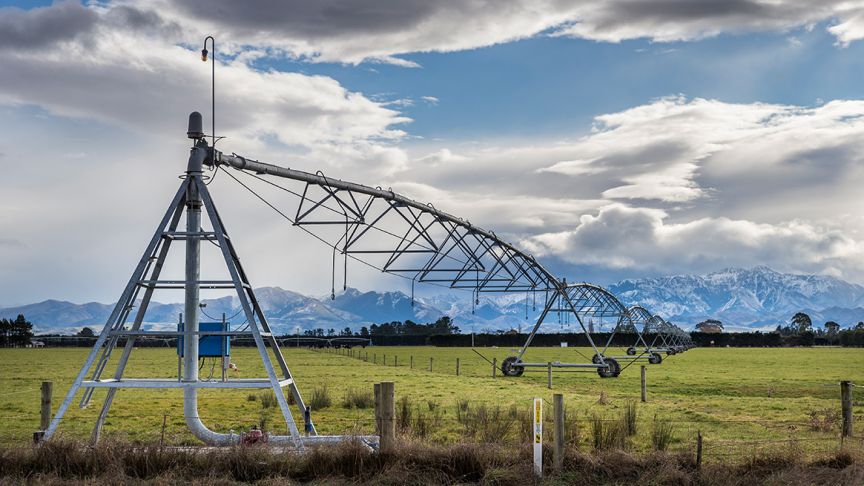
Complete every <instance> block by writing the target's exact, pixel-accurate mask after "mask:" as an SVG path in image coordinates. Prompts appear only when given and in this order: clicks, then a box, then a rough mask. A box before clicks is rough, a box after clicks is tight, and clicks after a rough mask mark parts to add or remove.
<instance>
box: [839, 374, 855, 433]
mask: <svg viewBox="0 0 864 486" xmlns="http://www.w3.org/2000/svg"><path fill="white" fill-rule="evenodd" d="M840 406H841V409H842V411H843V428H842V432H841V434H840V436H841V437H852V382H851V381H841V382H840Z"/></svg>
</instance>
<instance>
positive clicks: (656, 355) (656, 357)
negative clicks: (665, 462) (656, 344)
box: [648, 353, 663, 364]
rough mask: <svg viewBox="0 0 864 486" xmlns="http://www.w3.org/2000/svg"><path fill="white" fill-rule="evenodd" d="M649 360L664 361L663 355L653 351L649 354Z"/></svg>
mask: <svg viewBox="0 0 864 486" xmlns="http://www.w3.org/2000/svg"><path fill="white" fill-rule="evenodd" d="M648 362H649V363H651V364H660V363H662V362H663V356H660V354H659V353H651V354H650V355H649V356H648Z"/></svg>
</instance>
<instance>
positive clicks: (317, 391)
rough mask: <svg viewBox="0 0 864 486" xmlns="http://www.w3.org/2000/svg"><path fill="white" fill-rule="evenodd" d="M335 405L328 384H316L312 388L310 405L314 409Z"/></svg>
mask: <svg viewBox="0 0 864 486" xmlns="http://www.w3.org/2000/svg"><path fill="white" fill-rule="evenodd" d="M330 405H333V399H332V398H331V397H330V389H329V388H327V385H322V386H316V387H315V388H313V389H312V396H311V397H310V398H309V406H310V407H312V410H321V409H322V408H327V407H329V406H330Z"/></svg>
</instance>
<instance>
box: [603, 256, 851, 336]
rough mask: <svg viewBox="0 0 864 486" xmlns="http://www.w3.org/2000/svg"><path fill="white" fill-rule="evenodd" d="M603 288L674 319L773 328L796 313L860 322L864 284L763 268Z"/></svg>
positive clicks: (820, 319) (816, 320)
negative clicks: (708, 320) (718, 321)
mask: <svg viewBox="0 0 864 486" xmlns="http://www.w3.org/2000/svg"><path fill="white" fill-rule="evenodd" d="M609 290H610V291H611V292H612V293H614V294H615V295H617V296H618V298H619V299H620V300H621V301H622V302H625V303H627V304H635V303H639V304H641V305H643V306H645V307H646V308H648V309H651V310H652V311H653V312H655V313H657V314H660V315H661V316H664V317H666V318H669V319H671V320H673V321H676V322H681V323H685V324H691V325H692V324H695V323H697V322H699V321H701V320H704V319H707V318H714V319H719V320H721V321H723V322H724V323H726V324H727V325H733V326H738V327H751V328H752V327H767V326H776V325H777V324H779V323H782V322H789V319H790V318H791V317H792V315H794V314H795V313H796V312H798V311H803V312H807V313H808V314H810V316H811V318H813V322H814V324H815V325H821V324H822V323H824V322H825V321H826V320H835V321H837V322H838V323H840V324H841V325H844V326H845V325H849V324H852V323H854V322H857V321H860V320H864V308H862V305H864V287H862V286H861V285H858V284H853V283H849V282H846V281H843V280H840V279H838V278H835V277H829V276H823V275H795V274H785V273H780V272H777V271H774V270H772V269H771V268H769V267H766V266H757V267H754V268H751V269H741V268H727V269H724V270H720V271H718V272H712V273H709V274H706V275H675V276H668V277H659V278H645V279H638V280H623V281H621V282H618V283H616V284H614V285H611V286H609Z"/></svg>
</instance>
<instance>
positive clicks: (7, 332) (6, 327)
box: [0, 314, 33, 348]
mask: <svg viewBox="0 0 864 486" xmlns="http://www.w3.org/2000/svg"><path fill="white" fill-rule="evenodd" d="M32 338H33V324H31V323H30V322H29V321H28V320H27V319H25V318H24V315H23V314H18V317H17V318H15V320H11V319H0V346H2V347H4V348H6V347H20V346H27V345H29V344H30V343H31V339H32Z"/></svg>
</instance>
